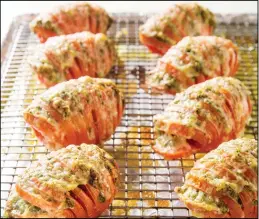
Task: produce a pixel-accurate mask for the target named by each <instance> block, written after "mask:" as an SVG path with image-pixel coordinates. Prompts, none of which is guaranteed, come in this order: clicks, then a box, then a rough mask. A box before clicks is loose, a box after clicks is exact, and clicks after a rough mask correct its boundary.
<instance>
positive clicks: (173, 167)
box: [1, 14, 258, 218]
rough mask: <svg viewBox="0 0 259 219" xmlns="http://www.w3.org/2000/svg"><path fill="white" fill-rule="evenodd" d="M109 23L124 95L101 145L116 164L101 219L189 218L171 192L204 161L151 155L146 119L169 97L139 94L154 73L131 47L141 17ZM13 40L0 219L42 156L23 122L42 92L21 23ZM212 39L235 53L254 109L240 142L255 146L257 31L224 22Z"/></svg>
mask: <svg viewBox="0 0 259 219" xmlns="http://www.w3.org/2000/svg"><path fill="white" fill-rule="evenodd" d="M114 17H115V23H114V24H113V25H112V27H111V28H110V30H109V33H108V35H109V36H110V37H111V38H113V39H114V40H115V42H116V47H117V50H118V56H119V59H118V60H117V61H116V64H115V66H114V68H113V69H112V71H111V73H110V74H109V76H108V77H109V78H111V79H112V80H114V81H115V82H116V83H117V85H118V87H119V88H120V89H121V90H122V91H123V92H124V95H125V97H126V108H125V112H124V116H123V119H122V122H121V124H120V126H119V127H118V128H117V129H116V132H115V133H114V135H113V136H112V138H111V139H110V140H109V141H107V142H105V144H104V148H105V149H106V150H107V151H108V152H110V153H111V154H112V155H113V156H114V157H115V159H116V160H117V162H118V165H119V167H120V170H121V185H120V189H119V192H118V194H117V196H116V198H115V200H114V201H113V203H112V205H111V206H110V208H109V209H108V210H106V211H105V212H104V213H103V215H102V217H103V218H110V217H113V218H116V217H117V218H122V217H125V218H136V217H143V218H145V217H147V218H149V217H151V216H152V217H161V218H166V217H168V218H171V217H172V216H173V217H183V218H186V217H190V216H191V213H190V212H189V211H188V209H187V208H185V207H184V205H183V204H182V203H181V202H180V201H179V199H178V198H177V196H176V194H175V193H174V191H173V190H174V187H175V186H178V185H182V184H183V182H184V175H185V174H186V172H187V171H189V170H190V168H191V167H192V165H193V163H194V161H195V160H196V159H197V158H200V157H201V156H203V154H195V155H192V156H191V157H189V158H184V159H178V160H173V161H165V160H163V159H162V157H160V156H159V155H157V154H155V153H154V152H153V151H152V149H151V147H150V144H151V143H152V140H153V122H152V119H153V115H155V114H157V113H159V112H161V111H163V109H164V108H165V106H166V105H167V104H168V103H169V102H170V101H171V100H172V99H173V98H174V96H170V95H158V96H155V95H152V94H151V92H150V91H149V92H145V91H144V90H143V89H141V84H143V83H144V81H145V72H147V71H149V70H151V69H152V68H154V66H155V65H156V60H157V58H158V55H155V54H151V53H149V52H148V50H147V49H146V48H145V47H144V46H143V45H141V44H140V42H139V39H138V27H139V25H141V24H142V23H143V22H144V21H145V20H146V16H137V15H132V14H130V15H125V14H124V15H119V14H115V15H114ZM17 22H18V21H17ZM14 33H15V34H14V38H13V39H12V47H11V49H10V50H9V53H8V57H7V60H6V62H5V68H2V70H3V71H2V82H1V91H2V92H1V157H2V160H1V216H2V213H3V209H4V207H5V204H6V200H7V198H8V195H9V192H10V190H11V188H13V187H14V185H15V182H16V178H17V174H19V173H21V172H22V171H23V170H24V168H26V167H29V166H30V165H31V164H32V162H34V161H35V160H37V159H40V158H41V157H42V156H43V155H44V154H46V153H47V150H46V149H45V147H44V146H43V145H42V144H41V143H39V142H38V141H37V139H36V138H35V136H34V135H33V134H32V132H31V129H30V128H29V127H28V125H26V124H25V122H24V120H23V115H22V112H23V110H24V109H25V108H26V107H27V106H28V105H29V104H30V102H31V101H32V99H33V98H34V97H35V96H36V95H38V94H40V93H42V92H43V91H45V88H44V87H43V86H42V85H41V84H40V83H39V82H38V81H37V79H36V77H35V75H33V74H32V72H31V71H30V69H29V67H28V64H27V59H28V58H29V56H30V55H32V54H33V53H34V51H35V46H36V45H37V44H38V43H39V41H38V39H36V37H35V36H34V35H33V34H31V33H30V30H29V27H28V21H22V22H18V23H17V25H16V27H15V30H14ZM215 34H216V35H219V36H224V37H227V38H229V39H231V40H233V41H234V43H236V44H237V45H238V47H239V51H240V60H241V61H240V67H239V70H238V73H237V75H236V77H237V78H239V79H240V80H242V81H243V82H244V83H245V84H246V85H247V87H248V88H249V89H250V91H251V97H252V100H253V103H254V105H253V113H252V119H251V121H250V123H249V125H248V126H247V128H246V131H245V136H247V137H249V138H256V139H257V127H258V125H257V117H258V116H257V32H256V24H251V23H249V22H247V21H246V22H245V23H244V24H242V23H235V22H232V23H228V24H227V23H224V22H223V23H220V24H219V25H218V27H217V29H216V33H215Z"/></svg>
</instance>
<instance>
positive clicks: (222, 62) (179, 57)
mask: <svg viewBox="0 0 259 219" xmlns="http://www.w3.org/2000/svg"><path fill="white" fill-rule="evenodd" d="M230 60H231V61H232V65H231V66H230V64H229V63H230ZM236 61H237V47H236V46H235V45H234V44H233V43H232V42H231V41H230V40H227V39H223V38H220V37H215V36H206V37H205V36H198V37H185V38H183V39H182V40H181V41H180V42H179V43H178V44H177V45H175V46H173V47H171V49H169V50H168V52H167V53H166V54H165V55H164V56H163V57H162V58H160V59H159V61H158V63H157V66H156V68H155V69H154V70H152V71H151V72H149V77H148V84H150V85H151V86H152V87H163V88H164V90H173V91H174V90H175V91H174V92H181V91H183V90H184V89H186V88H187V87H189V86H190V82H191V83H192V84H196V83H197V82H198V81H197V79H198V78H199V77H200V76H203V77H205V78H207V79H208V78H214V77H217V76H220V75H223V76H231V75H232V74H233V73H234V72H233V71H234V69H235V66H234V65H235V62H236ZM166 75H167V76H166ZM172 81H173V82H174V83H172ZM174 92H173V93H174Z"/></svg>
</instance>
